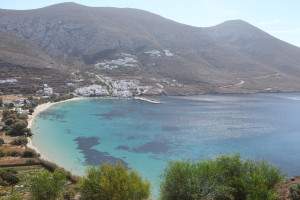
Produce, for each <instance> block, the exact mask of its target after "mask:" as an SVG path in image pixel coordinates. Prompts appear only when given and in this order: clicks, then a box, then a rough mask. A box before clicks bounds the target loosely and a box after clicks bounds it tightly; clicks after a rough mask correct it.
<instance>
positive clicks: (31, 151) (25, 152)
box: [22, 149, 37, 158]
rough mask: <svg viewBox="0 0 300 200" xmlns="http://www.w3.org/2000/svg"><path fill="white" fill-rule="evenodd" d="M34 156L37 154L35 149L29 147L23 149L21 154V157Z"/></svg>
mask: <svg viewBox="0 0 300 200" xmlns="http://www.w3.org/2000/svg"><path fill="white" fill-rule="evenodd" d="M36 156H37V154H36V153H35V151H33V150H29V149H27V150H25V151H24V152H23V155H22V157H23V158H34V157H36Z"/></svg>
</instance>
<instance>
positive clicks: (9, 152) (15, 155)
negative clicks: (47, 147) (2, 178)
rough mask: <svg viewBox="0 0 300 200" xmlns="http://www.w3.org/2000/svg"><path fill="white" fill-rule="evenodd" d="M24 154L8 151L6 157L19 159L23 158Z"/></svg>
mask: <svg viewBox="0 0 300 200" xmlns="http://www.w3.org/2000/svg"><path fill="white" fill-rule="evenodd" d="M21 155H22V154H21V153H20V152H18V151H15V150H13V151H8V152H6V156H11V157H18V156H21Z"/></svg>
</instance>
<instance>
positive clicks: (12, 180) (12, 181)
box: [1, 170, 20, 193]
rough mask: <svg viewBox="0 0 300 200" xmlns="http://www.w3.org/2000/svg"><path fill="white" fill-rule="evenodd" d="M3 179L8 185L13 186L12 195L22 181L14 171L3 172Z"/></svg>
mask: <svg viewBox="0 0 300 200" xmlns="http://www.w3.org/2000/svg"><path fill="white" fill-rule="evenodd" d="M1 178H2V180H4V181H5V182H6V183H7V184H8V185H10V186H11V193H13V189H14V186H15V185H16V184H17V183H18V182H19V181H20V180H19V178H18V177H17V173H16V172H12V171H9V170H8V171H2V172H1Z"/></svg>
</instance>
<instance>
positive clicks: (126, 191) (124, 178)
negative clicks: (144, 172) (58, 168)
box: [80, 164, 150, 200]
mask: <svg viewBox="0 0 300 200" xmlns="http://www.w3.org/2000/svg"><path fill="white" fill-rule="evenodd" d="M149 190H150V184H149V183H148V182H147V181H144V180H142V178H141V177H140V176H139V175H138V174H137V173H136V172H134V171H131V170H128V169H127V168H126V167H124V166H123V165H121V164H117V165H109V164H104V165H102V166H100V167H99V168H95V167H92V168H90V169H88V171H87V175H86V176H85V177H83V178H82V180H81V182H80V192H81V199H83V200H107V199H113V200H144V199H148V197H149Z"/></svg>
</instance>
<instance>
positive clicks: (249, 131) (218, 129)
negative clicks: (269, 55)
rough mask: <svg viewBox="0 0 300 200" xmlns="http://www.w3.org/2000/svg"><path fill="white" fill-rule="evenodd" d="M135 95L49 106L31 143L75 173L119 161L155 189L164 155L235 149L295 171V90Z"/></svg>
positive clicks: (298, 135)
mask: <svg viewBox="0 0 300 200" xmlns="http://www.w3.org/2000/svg"><path fill="white" fill-rule="evenodd" d="M160 101H161V104H152V103H149V102H145V101H140V100H134V99H130V100H120V99H100V98H99V99H85V100H80V101H70V102H67V103H62V104H57V105H54V106H53V107H51V108H50V109H48V110H47V111H45V112H43V113H41V114H40V115H39V116H38V117H37V119H36V121H35V123H34V124H33V127H32V129H33V132H34V133H35V135H34V137H33V143H34V145H36V146H37V147H38V149H39V150H40V151H41V153H42V154H44V155H45V156H46V157H47V158H49V159H50V160H52V161H54V162H56V163H57V164H59V165H61V166H63V167H65V168H66V169H68V170H70V171H72V172H73V173H76V174H80V175H81V174H83V173H84V170H85V168H86V166H87V165H97V164H101V163H103V162H112V163H115V162H123V163H124V164H126V165H127V166H128V167H130V168H133V169H135V170H137V171H138V172H140V173H141V174H142V176H143V177H145V178H147V179H148V180H150V181H151V184H152V189H153V193H154V195H157V194H158V190H159V183H160V177H161V173H162V171H163V169H164V167H165V166H166V163H167V162H168V161H170V160H178V159H189V160H195V159H205V158H212V157H215V156H217V155H219V154H227V153H240V154H241V156H243V157H245V158H254V159H265V160H268V161H270V162H272V163H273V164H275V165H277V166H279V167H280V168H281V169H282V170H283V171H284V172H285V173H286V174H287V175H296V174H298V175H299V174H300V145H299V142H300V118H299V116H300V94H255V95H232V96H230V95H222V96H218V95H203V96H193V97H162V98H160Z"/></svg>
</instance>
